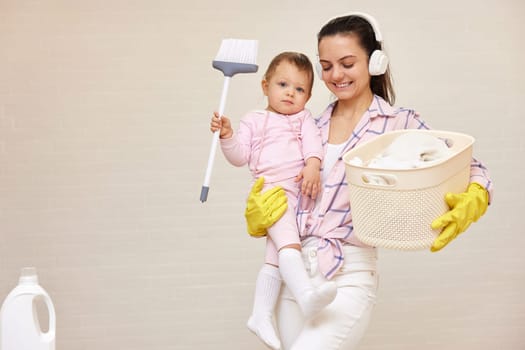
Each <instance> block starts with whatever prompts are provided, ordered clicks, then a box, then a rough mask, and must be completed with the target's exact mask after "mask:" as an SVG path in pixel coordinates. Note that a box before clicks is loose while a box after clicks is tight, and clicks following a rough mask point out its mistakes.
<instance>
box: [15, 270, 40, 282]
mask: <svg viewBox="0 0 525 350" xmlns="http://www.w3.org/2000/svg"><path fill="white" fill-rule="evenodd" d="M18 282H19V283H21V284H37V283H38V276H37V274H36V268H34V267H24V268H22V271H21V273H20V279H19V281H18Z"/></svg>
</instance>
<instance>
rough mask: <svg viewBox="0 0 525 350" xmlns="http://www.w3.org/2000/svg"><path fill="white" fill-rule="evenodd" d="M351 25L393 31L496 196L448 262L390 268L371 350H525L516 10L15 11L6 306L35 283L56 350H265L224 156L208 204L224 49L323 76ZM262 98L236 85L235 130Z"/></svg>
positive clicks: (401, 85)
mask: <svg viewBox="0 0 525 350" xmlns="http://www.w3.org/2000/svg"><path fill="white" fill-rule="evenodd" d="M350 10H361V11H367V12H370V13H372V14H374V15H375V16H376V18H377V19H378V21H379V22H380V24H381V28H382V31H383V34H384V37H385V40H386V50H387V52H388V53H389V54H390V58H391V66H392V70H393V74H394V79H395V84H396V89H397V94H398V105H402V106H406V107H413V108H415V109H417V110H418V111H419V112H420V113H421V114H422V116H423V117H424V119H425V120H426V121H427V122H429V124H431V125H432V126H433V127H434V128H439V129H450V130H456V131H461V132H466V133H469V134H472V135H474V136H475V137H476V138H477V142H476V144H475V154H476V156H477V157H479V158H481V159H482V160H483V161H484V162H485V163H486V164H487V165H488V166H489V168H490V170H491V174H492V177H493V179H494V181H495V183H496V195H495V199H494V203H493V205H492V206H491V208H490V210H489V212H488V214H487V215H486V216H485V217H483V218H482V219H481V222H480V223H479V224H475V225H474V226H473V227H472V228H471V229H470V230H469V232H468V233H466V234H465V235H463V236H461V238H460V239H459V240H457V241H456V242H454V243H453V244H452V245H451V246H450V247H448V248H447V249H445V250H444V251H443V252H440V253H438V254H430V253H427V252H417V253H401V252H390V251H380V273H381V283H380V287H381V288H380V294H379V302H378V305H377V308H376V311H375V314H374V319H373V322H372V325H371V327H370V329H369V332H368V333H367V336H366V339H365V341H364V343H363V346H362V347H361V349H367V350H372V349H378V350H379V349H399V350H411V349H435V350H443V349H449V350H460V349H461V350H469V349H523V348H525V302H524V301H523V295H524V293H525V272H524V266H525V258H524V256H525V254H524V253H523V246H524V243H525V238H524V233H525V232H524V229H523V224H522V222H521V220H520V214H521V215H523V213H522V212H523V208H524V204H523V203H524V200H525V190H524V189H523V186H522V185H521V184H522V182H523V173H524V170H525V168H524V165H523V162H522V161H521V160H522V159H523V151H524V150H525V144H524V142H523V135H525V127H524V123H523V112H522V111H521V110H520V109H519V108H520V106H521V103H523V99H524V97H525V96H524V92H525V89H524V88H523V86H524V85H523V82H524V81H525V73H524V69H523V66H522V64H523V62H524V61H525V50H524V48H523V45H522V44H521V43H522V42H523V37H524V34H525V24H524V22H523V19H524V14H525V11H524V10H525V6H524V4H523V2H522V1H520V0H498V1H496V0H491V1H482V2H479V1H473V0H469V1H452V0H445V1H435V2H416V1H413V0H402V1H376V2H365V1H361V2H353V3H352V2H349V1H326V2H321V1H315V2H314V1H304V0H303V1H293V0H285V1H265V2H251V1H240V0H223V1H220V2H216V1H193V2H186V4H184V5H182V4H180V2H179V1H161V0H148V1H146V0H137V1H119V0H104V1H94V0H93V1H66V0H58V1H23V0H0V301H1V300H3V299H4V297H5V296H6V295H7V293H8V292H9V290H10V289H11V288H12V287H14V285H15V283H16V280H17V277H18V272H19V269H20V268H21V267H23V266H28V265H29V266H36V267H37V269H38V271H39V276H40V280H41V284H42V285H43V286H44V287H45V288H46V289H47V290H48V291H49V293H50V294H51V296H52V298H53V301H54V302H55V306H56V311H57V314H58V323H57V327H58V333H57V349H61V350H88V349H89V350H94V349H96V350H114V349H127V350H139V349H140V350H145V349H148V350H152V349H163V350H168V349H177V350H179V349H180V350H182V349H192V350H193V349H199V350H206V349H214V350H215V349H263V347H262V346H261V345H260V343H259V342H258V340H257V339H256V338H255V336H253V335H252V334H251V333H249V331H248V330H247V329H246V327H245V321H246V319H247V316H248V314H249V312H250V308H251V301H252V292H253V284H254V279H255V275H256V272H257V269H258V268H259V266H260V263H261V261H262V254H263V248H264V247H263V246H264V244H263V241H262V240H253V239H250V238H248V237H247V236H246V234H245V233H244V232H245V228H244V223H243V216H242V211H243V207H244V196H245V192H246V190H247V184H248V181H249V176H248V173H247V170H246V169H245V168H241V169H234V168H232V167H231V166H229V165H228V164H227V163H226V161H225V160H224V158H223V157H222V155H220V153H218V156H217V159H216V163H215V167H214V172H213V176H212V183H211V190H210V195H209V199H208V202H206V203H204V204H202V203H200V202H199V193H200V188H201V185H202V180H203V178H204V169H205V167H206V161H207V156H208V152H209V147H210V142H211V134H210V133H209V131H208V123H209V118H210V115H211V112H212V111H213V110H215V109H217V107H218V102H219V96H220V91H221V88H222V75H221V74H220V72H218V71H216V70H214V69H212V68H211V61H212V59H213V58H214V57H215V55H216V53H217V50H218V47H219V45H220V42H221V39H223V38H227V37H233V38H247V39H258V40H259V57H258V62H259V65H260V67H261V69H260V71H263V70H264V67H265V66H266V64H267V63H268V61H269V59H270V58H271V57H272V56H273V55H275V54H276V53H278V52H279V51H281V50H299V51H304V52H305V53H307V54H308V55H310V57H311V58H312V59H313V58H315V34H316V31H317V30H318V29H319V28H320V26H321V24H322V23H323V22H324V21H325V20H326V19H328V18H330V17H332V16H334V15H338V14H342V13H345V12H347V11H350ZM260 79H261V72H259V73H258V74H250V75H248V74H246V75H239V76H236V77H235V78H234V79H233V80H232V83H231V87H230V94H229V97H228V103H227V107H226V109H227V114H229V115H230V116H231V117H232V118H233V120H234V122H237V121H238V119H239V117H240V115H241V114H242V113H244V112H245V111H246V110H248V109H251V108H254V107H261V106H263V102H264V101H263V98H262V94H261V92H260V89H259V81H260ZM317 84H319V82H317ZM314 94H315V96H314V97H313V99H312V100H311V103H310V105H309V107H310V108H311V109H312V110H313V111H314V112H315V113H319V112H321V110H322V108H323V107H324V106H325V105H326V103H327V102H328V101H329V95H328V94H327V93H326V91H325V89H324V88H323V87H322V86H321V85H316V87H315V91H314Z"/></svg>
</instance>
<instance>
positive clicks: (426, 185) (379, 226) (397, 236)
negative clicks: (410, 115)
mask: <svg viewBox="0 0 525 350" xmlns="http://www.w3.org/2000/svg"><path fill="white" fill-rule="evenodd" d="M414 132H417V133H428V134H430V135H433V136H435V137H439V138H442V139H445V140H446V142H447V145H448V146H449V147H450V149H451V151H452V156H450V157H448V158H447V159H444V160H443V161H441V162H437V163H433V165H430V166H428V167H422V168H413V169H401V170H398V169H395V170H393V169H375V168H368V167H366V166H359V165H355V164H352V163H353V162H349V161H350V160H352V159H353V158H354V157H359V158H360V159H361V160H363V161H365V162H366V161H368V160H370V159H372V158H374V157H376V156H377V155H379V154H380V153H381V152H382V151H384V150H385V149H386V148H387V147H388V146H389V145H390V143H392V141H393V140H394V139H395V138H396V137H398V136H400V135H401V134H404V133H414ZM473 144H474V138H473V137H472V136H469V135H465V134H461V133H455V132H449V131H440V130H416V129H407V130H397V131H392V132H388V133H385V134H382V135H380V136H378V137H376V138H375V139H373V140H371V141H369V142H366V143H364V144H362V145H359V146H357V147H355V148H354V149H352V150H350V151H348V152H347V153H345V154H344V156H343V161H344V162H345V164H346V178H347V181H348V187H349V192H350V206H351V209H352V220H353V225H354V234H355V235H356V236H357V238H359V240H361V241H362V242H363V243H366V244H368V245H371V246H376V247H382V248H388V249H397V250H421V249H427V248H429V247H430V246H431V245H432V243H433V241H434V239H435V238H436V237H437V235H438V234H439V230H432V228H431V227H430V225H431V223H432V221H433V220H434V219H436V218H437V217H439V216H440V215H442V214H444V213H445V212H446V211H447V210H448V206H447V204H446V203H445V199H444V198H445V194H446V193H447V192H453V193H460V192H464V191H465V190H466V188H467V186H468V183H469V178H470V164H471V161H472V145H473ZM377 176H379V177H380V178H382V179H383V180H384V181H380V182H381V184H377V181H375V182H373V181H370V179H372V178H374V177H375V178H377Z"/></svg>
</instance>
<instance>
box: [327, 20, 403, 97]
mask: <svg viewBox="0 0 525 350" xmlns="http://www.w3.org/2000/svg"><path fill="white" fill-rule="evenodd" d="M335 35H354V36H355V37H357V38H358V41H359V44H360V45H361V47H362V48H363V49H364V50H365V51H366V52H367V54H368V57H369V58H370V56H371V55H372V52H374V51H375V50H381V42H379V41H377V40H376V36H375V33H374V28H373V27H372V25H371V24H370V22H368V21H367V20H366V19H365V18H363V17H361V16H359V15H349V16H342V17H337V18H334V19H332V20H330V21H329V22H328V23H326V24H325V25H324V26H323V27H322V28H321V30H320V31H319V33H318V34H317V44H318V45H319V43H320V42H321V40H322V39H323V38H324V37H327V36H335ZM370 88H371V90H372V92H373V93H374V94H376V95H378V96H381V97H382V98H383V99H385V100H386V101H387V102H388V103H390V105H393V104H394V102H395V99H396V96H395V92H394V88H393V86H392V78H391V75H390V69H388V68H387V70H386V72H385V74H382V75H377V76H372V77H371V79H370Z"/></svg>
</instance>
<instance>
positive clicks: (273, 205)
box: [244, 177, 288, 237]
mask: <svg viewBox="0 0 525 350" xmlns="http://www.w3.org/2000/svg"><path fill="white" fill-rule="evenodd" d="M263 186H264V177H260V178H258V179H257V181H255V184H254V185H253V186H252V190H251V192H250V195H249V196H248V201H247V203H246V210H245V212H244V217H245V218H246V224H247V226H248V233H249V234H250V236H252V237H264V236H266V234H267V230H266V229H267V228H268V227H270V226H272V225H273V224H274V223H275V222H276V221H277V220H279V219H280V218H281V216H283V214H284V212H285V211H286V209H288V199H287V197H286V193H285V192H284V190H283V188H282V187H280V186H276V187H274V188H272V189H270V190H268V191H266V192H264V193H262V194H261V191H262V189H263Z"/></svg>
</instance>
